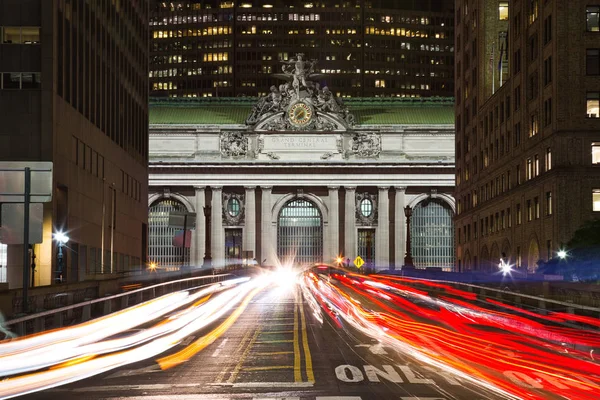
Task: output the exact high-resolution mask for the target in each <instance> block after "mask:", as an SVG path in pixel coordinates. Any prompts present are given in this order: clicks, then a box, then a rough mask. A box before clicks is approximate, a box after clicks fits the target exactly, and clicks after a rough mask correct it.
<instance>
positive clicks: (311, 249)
mask: <svg viewBox="0 0 600 400" xmlns="http://www.w3.org/2000/svg"><path fill="white" fill-rule="evenodd" d="M277 256H278V257H279V261H280V262H282V263H294V264H311V263H315V262H321V261H323V216H322V215H321V211H320V210H319V208H318V207H317V206H316V204H314V203H313V202H311V201H309V200H305V199H294V200H291V201H289V202H287V203H286V204H285V205H284V206H283V207H282V208H281V211H279V216H278V217H277Z"/></svg>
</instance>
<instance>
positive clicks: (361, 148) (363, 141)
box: [352, 132, 381, 158]
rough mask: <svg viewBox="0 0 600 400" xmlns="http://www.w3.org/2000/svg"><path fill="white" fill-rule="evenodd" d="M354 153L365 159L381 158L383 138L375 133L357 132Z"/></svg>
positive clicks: (354, 138) (353, 144) (354, 137)
mask: <svg viewBox="0 0 600 400" xmlns="http://www.w3.org/2000/svg"><path fill="white" fill-rule="evenodd" d="M352 153H354V154H355V155H357V156H359V157H365V158H374V157H379V154H380V153H381V138H380V137H379V135H377V134H376V133H374V132H357V133H356V134H354V136H353V137H352Z"/></svg>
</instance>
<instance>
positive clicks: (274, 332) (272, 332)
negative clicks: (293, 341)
mask: <svg viewBox="0 0 600 400" xmlns="http://www.w3.org/2000/svg"><path fill="white" fill-rule="evenodd" d="M278 333H280V334H284V333H294V331H262V332H261V335H276V334H278Z"/></svg>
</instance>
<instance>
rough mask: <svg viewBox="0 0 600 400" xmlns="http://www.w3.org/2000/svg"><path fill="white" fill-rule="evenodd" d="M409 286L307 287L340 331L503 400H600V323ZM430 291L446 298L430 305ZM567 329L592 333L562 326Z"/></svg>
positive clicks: (362, 280)
mask: <svg viewBox="0 0 600 400" xmlns="http://www.w3.org/2000/svg"><path fill="white" fill-rule="evenodd" d="M315 272H316V271H315ZM409 282H410V283H411V284H413V285H415V281H413V280H411V281H408V280H405V279H404V278H397V277H389V278H388V277H381V276H369V277H365V276H361V275H355V274H350V273H344V272H339V271H338V272H335V271H334V272H332V273H331V274H330V277H329V278H328V277H326V276H324V275H322V274H318V273H313V272H312V271H311V272H308V273H306V274H305V276H304V279H303V280H302V285H303V291H304V292H309V293H310V297H311V299H312V300H311V301H309V305H311V307H312V308H313V309H314V308H315V307H317V306H318V307H319V308H321V309H322V310H323V311H325V314H327V315H329V316H330V318H332V319H333V320H334V321H335V323H336V324H337V325H338V326H343V323H345V324H349V325H351V326H352V327H354V328H355V329H357V330H359V331H361V332H363V333H365V334H367V335H369V336H371V337H373V338H375V339H377V340H379V341H380V342H381V343H383V344H385V345H387V346H389V347H391V348H394V349H396V350H397V351H399V352H401V353H404V354H407V355H409V356H411V357H412V358H414V359H416V360H418V361H420V362H422V363H424V364H427V365H430V366H434V367H437V368H440V369H442V370H444V371H446V372H449V373H452V374H453V375H454V376H455V377H457V378H460V379H463V380H465V381H468V382H471V383H474V384H476V385H478V386H480V387H483V388H485V389H487V390H491V391H493V392H494V393H495V394H496V395H497V396H499V397H500V398H509V399H539V400H542V399H544V400H545V399H590V400H592V399H597V398H598V397H599V394H600V364H598V363H597V362H596V361H595V360H594V358H593V352H594V350H595V349H598V348H600V334H599V333H598V331H597V326H598V321H597V320H595V319H592V318H587V317H578V316H573V315H571V314H566V313H549V315H539V314H535V313H532V312H527V311H524V310H521V309H516V307H512V306H507V305H505V304H503V303H500V302H496V301H490V300H489V299H488V302H487V307H486V306H479V305H476V304H474V302H475V301H476V300H477V296H476V295H474V294H473V293H469V292H463V291H461V290H458V289H455V288H452V287H450V286H448V285H444V284H439V283H435V282H428V281H417V282H416V286H417V288H414V287H411V286H409V285H408V283H409ZM428 288H429V290H430V291H435V292H442V294H441V295H438V296H437V297H431V296H429V294H428V292H427V289H428ZM423 289H425V290H423ZM484 304H486V302H484ZM314 313H315V314H318V315H323V314H319V313H318V312H317V311H316V310H314ZM515 313H516V314H517V315H515ZM519 314H522V315H523V316H520V315H519ZM565 321H568V322H578V323H580V324H586V325H588V326H589V327H590V328H587V329H586V328H585V327H582V329H574V328H571V327H568V326H567V327H565V326H559V325H557V324H559V323H562V322H565ZM342 322H343V323H342Z"/></svg>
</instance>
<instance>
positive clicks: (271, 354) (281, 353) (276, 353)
mask: <svg viewBox="0 0 600 400" xmlns="http://www.w3.org/2000/svg"><path fill="white" fill-rule="evenodd" d="M284 354H294V352H293V351H267V352H262V353H254V355H255V356H280V355H284Z"/></svg>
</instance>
